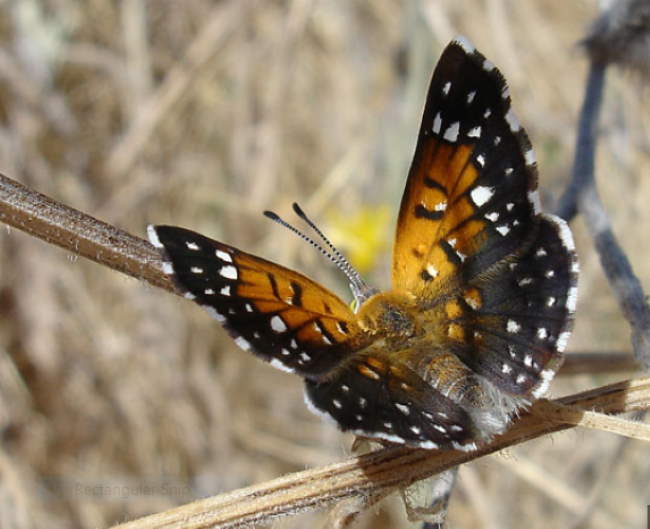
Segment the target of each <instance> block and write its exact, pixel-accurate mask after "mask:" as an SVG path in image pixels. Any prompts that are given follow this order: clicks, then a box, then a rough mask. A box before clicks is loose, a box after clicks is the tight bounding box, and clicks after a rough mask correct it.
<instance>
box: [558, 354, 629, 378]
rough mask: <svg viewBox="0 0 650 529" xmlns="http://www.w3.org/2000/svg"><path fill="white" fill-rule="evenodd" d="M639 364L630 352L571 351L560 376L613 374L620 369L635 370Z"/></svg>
mask: <svg viewBox="0 0 650 529" xmlns="http://www.w3.org/2000/svg"><path fill="white" fill-rule="evenodd" d="M637 368H638V365H637V364H636V362H635V361H634V358H633V357H632V355H631V354H630V353H569V354H567V355H566V356H565V358H564V364H562V368H561V369H560V371H559V373H558V376H567V375H578V374H585V373H590V374H596V373H607V374H613V373H616V372H620V371H635V370H636V369H637Z"/></svg>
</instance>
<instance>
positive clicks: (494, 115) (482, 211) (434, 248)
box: [393, 40, 539, 297]
mask: <svg viewBox="0 0 650 529" xmlns="http://www.w3.org/2000/svg"><path fill="white" fill-rule="evenodd" d="M536 185H537V181H536V169H535V165H534V158H533V153H532V150H531V147H530V142H529V141H528V138H527V136H526V134H525V132H524V131H523V129H522V128H521V127H520V126H519V123H518V122H517V120H516V118H515V117H514V114H513V113H512V110H511V108H510V97H509V95H508V90H507V87H506V84H505V81H504V80H503V77H502V76H501V74H500V73H499V72H498V70H497V69H496V68H495V67H494V65H493V64H492V63H490V62H489V61H488V60H486V59H485V57H483V56H482V55H481V54H480V53H478V52H477V51H476V50H475V49H474V48H472V47H471V45H470V44H468V43H467V42H466V41H463V40H457V41H454V42H452V43H451V44H450V45H449V46H448V47H447V48H446V50H445V51H444V53H443V55H442V57H441V58H440V61H439V63H438V66H437V67H436V70H435V72H434V74H433V79H432V81H431V86H430V88H429V93H428V96H427V102H426V105H425V110H424V116H423V118H422V124H421V126H420V133H419V137H418V142H417V147H416V151H415V155H414V159H413V163H412V165H411V169H410V172H409V176H408V180H407V184H406V189H405V191H404V196H403V198H402V203H401V206H400V213H399V219H398V224H397V234H396V240H395V247H394V251H393V288H399V289H406V290H410V291H413V292H416V293H418V294H419V295H420V296H423V297H427V296H431V295H433V293H435V292H438V291H440V289H441V288H445V287H447V286H448V285H449V283H450V282H452V283H453V280H454V278H455V277H456V276H458V275H459V274H461V273H462V278H463V279H464V280H466V279H468V278H471V277H472V276H474V275H476V274H478V273H480V272H481V271H484V270H486V269H488V268H489V267H490V266H492V265H493V264H494V263H496V262H498V261H499V260H500V259H503V258H504V257H505V256H507V255H509V254H511V253H513V252H515V251H517V250H519V249H521V248H522V247H523V245H524V243H525V241H526V240H527V239H529V238H530V237H531V235H533V234H534V231H535V229H536V224H537V222H538V218H537V216H536V215H535V213H537V210H538V208H539V206H538V203H537V202H538V201H537V195H536V191H535V188H536Z"/></svg>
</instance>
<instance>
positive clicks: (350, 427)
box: [148, 38, 578, 450]
mask: <svg viewBox="0 0 650 529" xmlns="http://www.w3.org/2000/svg"><path fill="white" fill-rule="evenodd" d="M298 212H299V214H302V213H301V212H300V211H299V210H298ZM270 216H272V217H273V215H272V214H271V215H270ZM303 217H304V215H303ZM304 218H306V217H304ZM276 220H280V219H278V218H277V217H276ZM280 222H282V221H281V220H280ZM148 231H149V238H150V241H151V243H152V244H153V245H154V246H156V247H157V248H160V249H161V251H162V253H163V260H164V262H163V269H164V271H165V272H166V273H168V274H169V275H170V276H171V277H172V279H173V280H174V281H175V283H176V284H177V285H178V287H179V288H180V289H181V290H182V291H183V292H185V293H186V294H185V295H186V297H187V298H189V299H192V300H194V301H195V302H196V303H198V304H199V305H201V306H202V307H204V308H205V309H206V310H207V311H208V312H209V313H210V314H211V315H212V316H214V317H215V318H216V319H217V321H219V322H220V323H222V324H223V326H224V327H225V328H226V329H228V330H229V331H230V333H231V334H232V336H233V337H234V339H235V342H236V343H237V345H239V346H240V347H241V348H242V349H245V350H249V351H252V352H253V353H255V354H256V355H258V356H260V357H261V358H263V359H264V360H267V361H269V362H270V363H271V364H272V365H274V366H275V367H279V368H281V369H285V370H288V371H292V372H295V373H297V374H298V375H300V376H301V377H303V378H304V380H305V384H306V401H307V403H308V405H310V407H312V408H313V409H314V410H315V411H316V412H318V413H321V414H324V415H326V416H328V417H331V418H333V419H334V420H335V421H336V422H337V423H338V425H339V426H340V428H341V429H342V430H346V431H351V432H354V433H355V434H358V435H362V436H365V437H372V438H379V439H384V440H387V441H390V442H395V443H404V444H407V445H411V446H417V447H423V448H457V449H462V450H473V449H475V448H476V446H477V442H478V441H481V440H484V439H489V438H490V437H491V436H493V435H494V434H496V433H499V432H501V431H503V430H504V429H505V428H506V426H507V425H508V424H509V422H510V421H511V418H512V416H513V414H514V413H515V412H516V410H517V409H518V408H520V407H522V406H526V405H528V404H529V403H531V402H532V401H533V400H535V399H536V398H539V397H540V396H541V395H542V394H543V393H544V392H545V391H546V389H547V387H548V385H549V382H550V381H551V379H552V378H553V376H554V374H555V372H556V371H557V369H558V368H559V366H560V364H561V361H562V351H563V350H564V349H565V347H566V344H567V340H568V338H569V335H570V332H571V331H570V329H571V325H572V318H573V312H574V310H575V305H576V294H577V287H576V284H577V276H578V264H577V260H576V255H575V251H574V244H573V239H572V236H571V232H570V230H569V228H568V226H567V225H566V223H565V222H564V221H562V220H561V219H559V218H557V217H554V216H552V215H549V214H545V213H542V212H541V209H540V203H539V198H538V194H537V170H536V167H535V158H534V155H533V151H532V148H531V145H530V142H529V140H528V137H527V135H526V133H525V132H524V130H523V129H522V128H521V126H520V125H519V122H518V121H517V119H516V118H515V116H514V114H513V111H512V109H511V106H510V97H509V95H508V89H507V87H506V83H505V81H504V79H503V77H502V76H501V74H500V73H499V71H498V70H497V68H496V67H495V66H494V64H492V63H491V62H490V61H488V60H487V59H485V57H483V55H481V54H480V53H479V52H478V51H476V50H475V49H474V48H473V47H472V45H471V44H469V43H468V42H467V41H466V40H465V39H462V38H459V39H456V40H454V41H453V42H451V44H449V46H447V48H446V49H445V51H444V53H443V54H442V57H441V58H440V61H439V62H438V65H437V67H436V69H435V72H434V74H433V79H432V81H431V86H430V88H429V93H428V95H427V101H426V106H425V109H424V116H423V119H422V124H421V126H420V133H419V137H418V142H417V147H416V149H415V156H414V159H413V163H412V165H411V169H410V171H409V175H408V179H407V181H406V189H405V191H404V196H403V197H402V203H401V206H400V213H399V218H398V222H397V233H396V236H395V246H394V250H393V264H392V286H391V288H390V290H387V291H384V292H379V291H377V290H374V289H372V288H370V287H368V286H367V285H366V284H365V283H364V282H363V281H362V280H361V279H360V278H359V277H358V275H357V274H356V273H354V272H353V271H350V270H349V268H348V266H347V264H346V263H345V262H344V261H343V262H344V265H343V268H347V271H348V275H349V277H350V278H351V280H352V287H353V292H354V294H355V298H356V299H357V301H358V302H359V303H358V304H357V310H356V311H353V310H352V309H351V308H350V307H349V306H348V305H347V304H346V303H345V302H344V301H342V300H341V299H340V298H338V297H337V296H336V295H335V294H333V293H332V292H330V291H329V290H327V289H325V288H324V287H322V286H321V285H319V284H318V283H316V282H314V281H312V280H311V279H309V278H307V277H305V276H304V275H302V274H299V273H297V272H294V271H292V270H289V269H287V268H284V267H282V266H280V265H278V264H275V263H272V262H269V261H267V260H264V259H262V258H260V257H255V256H253V255H250V254H248V253H245V252H243V251H241V250H239V249H237V248H233V247H232V246H228V245H226V244H223V243H221V242H217V241H214V240H212V239H209V238H207V237H204V236H203V235H199V234H198V233H195V232H192V231H189V230H186V229H183V228H178V227H172V226H150V227H149V230H148ZM342 259H343V258H341V260H342ZM335 260H339V258H338V257H336V258H335Z"/></svg>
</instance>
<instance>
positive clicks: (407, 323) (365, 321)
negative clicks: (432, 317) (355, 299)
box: [357, 290, 422, 342]
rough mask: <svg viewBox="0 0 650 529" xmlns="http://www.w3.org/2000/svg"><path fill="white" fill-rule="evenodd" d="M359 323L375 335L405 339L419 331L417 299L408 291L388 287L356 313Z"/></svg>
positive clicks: (398, 339) (397, 340)
mask: <svg viewBox="0 0 650 529" xmlns="http://www.w3.org/2000/svg"><path fill="white" fill-rule="evenodd" d="M357 318H358V321H359V325H360V327H361V328H362V329H363V330H364V331H365V332H366V333H368V334H370V335H373V336H375V337H377V338H379V337H384V338H386V339H388V340H390V341H396V342H406V341H408V340H411V339H412V338H414V337H417V336H419V335H420V334H422V329H421V327H420V325H419V324H418V323H417V299H416V297H415V296H414V295H413V294H411V293H410V292H405V291H396V290H394V291H388V292H380V293H379V294H375V295H374V296H372V297H371V298H370V299H368V300H367V301H366V302H365V303H363V305H361V307H360V308H359V312H358V314H357Z"/></svg>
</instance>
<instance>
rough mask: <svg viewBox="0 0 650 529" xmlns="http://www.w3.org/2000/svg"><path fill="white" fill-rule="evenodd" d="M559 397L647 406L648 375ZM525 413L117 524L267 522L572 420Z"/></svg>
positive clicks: (618, 408)
mask: <svg viewBox="0 0 650 529" xmlns="http://www.w3.org/2000/svg"><path fill="white" fill-rule="evenodd" d="M555 402H556V403H557V404H563V405H568V406H576V407H579V408H584V409H597V410H599V411H600V412H602V413H607V414H615V413H623V412H627V411H635V410H641V409H648V408H650V377H646V378H643V379H639V380H630V381H624V382H619V383H617V384H612V385H609V386H604V387H601V388H598V389H595V390H591V391H588V392H584V393H579V394H576V395H571V396H568V397H564V398H562V399H558V400H557V401H555ZM544 405H545V404H544V402H543V401H542V402H540V403H537V404H535V405H534V406H533V409H532V410H531V413H528V414H526V415H524V416H523V417H522V418H521V419H519V420H518V421H517V422H516V423H515V424H514V425H513V427H512V428H511V429H510V430H509V431H508V432H506V433H505V434H503V435H501V436H499V437H498V438H496V439H494V440H493V441H492V442H491V443H490V444H488V445H486V446H484V447H482V448H480V449H479V450H476V451H474V452H458V451H453V450H450V451H429V450H412V449H408V448H405V447H392V448H386V449H383V450H379V451H377V452H373V453H370V454H366V455H363V456H360V457H355V458H351V459H348V460H346V461H343V462H340V463H335V464H332V465H327V466H324V467H320V468H315V469H311V470H307V471H303V472H297V473H295V474H290V475H287V476H284V477H281V478H278V479H274V480H272V481H268V482H266V483H262V484H260V485H253V486H251V487H246V488H243V489H239V490H236V491H234V492H229V493H226V494H221V495H218V496H214V497H212V498H207V499H204V500H199V501H196V502H193V503H190V504H187V505H183V506H181V507H177V508H175V509H171V510H169V511H165V512H162V513H158V514H154V515H151V516H147V517H144V518H140V519H139V520H134V521H132V522H128V523H125V524H121V525H119V526H115V529H163V528H172V527H174V528H181V527H182V528H184V529H203V528H208V527H211V528H219V529H224V528H234V527H244V526H250V525H254V524H261V523H268V522H269V521H270V520H271V519H273V518H277V517H279V516H288V515H294V514H297V513H300V512H304V511H307V510H312V509H316V508H323V507H325V506H327V505H330V504H331V503H334V502H336V501H340V500H343V499H346V498H352V497H358V496H362V497H363V496H369V495H371V496H374V495H376V494H380V493H381V492H382V491H385V490H390V489H392V488H394V487H399V486H406V485H410V484H411V483H413V482H415V481H418V480H420V479H424V478H426V477H429V476H431V475H433V474H438V473H440V472H442V471H443V470H446V469H448V468H452V467H454V466H456V465H460V464H462V463H466V462H468V461H471V460H473V459H477V458H479V457H482V456H484V455H487V454H490V453H493V452H496V451H498V450H501V449H503V448H506V447H508V446H512V445H515V444H518V443H522V442H524V441H527V440H529V439H534V438H536V437H540V436H542V435H546V434H550V433H553V432H557V431H560V430H565V429H568V428H571V427H572V426H570V425H566V424H560V423H557V422H555V421H548V420H545V419H544V418H542V417H539V416H538V415H536V414H535V409H536V408H537V407H538V406H544Z"/></svg>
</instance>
